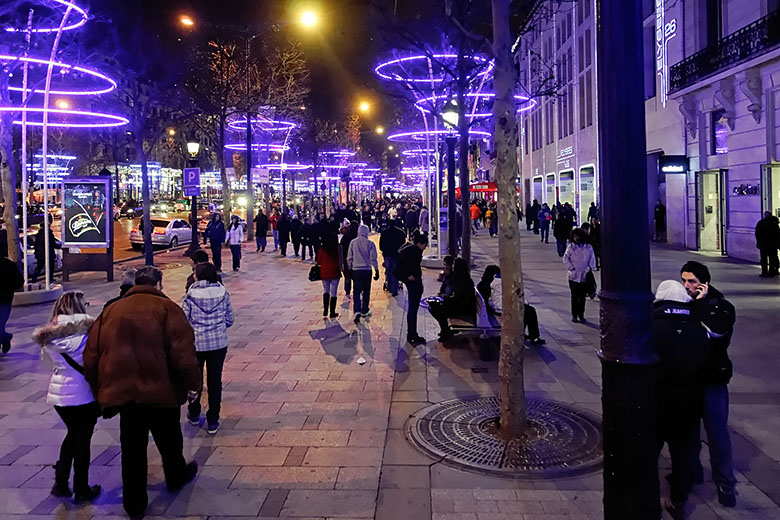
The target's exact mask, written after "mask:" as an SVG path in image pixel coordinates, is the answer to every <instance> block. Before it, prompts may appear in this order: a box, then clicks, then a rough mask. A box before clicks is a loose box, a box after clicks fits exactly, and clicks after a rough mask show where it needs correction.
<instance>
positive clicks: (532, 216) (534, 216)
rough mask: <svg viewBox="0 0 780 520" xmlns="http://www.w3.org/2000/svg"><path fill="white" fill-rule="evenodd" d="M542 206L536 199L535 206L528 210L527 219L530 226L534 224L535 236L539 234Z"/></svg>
mask: <svg viewBox="0 0 780 520" xmlns="http://www.w3.org/2000/svg"><path fill="white" fill-rule="evenodd" d="M541 209H542V205H541V204H539V202H538V201H537V200H536V199H534V202H533V204H531V207H530V208H528V210H527V211H526V215H525V218H526V220H527V221H528V224H533V229H534V234H535V235H538V234H539V211H541Z"/></svg>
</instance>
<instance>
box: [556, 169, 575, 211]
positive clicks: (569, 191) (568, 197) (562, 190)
mask: <svg viewBox="0 0 780 520" xmlns="http://www.w3.org/2000/svg"><path fill="white" fill-rule="evenodd" d="M558 190H559V195H558V198H559V200H560V201H561V204H566V203H567V202H568V203H569V204H571V207H572V208H573V207H574V170H566V171H563V172H561V173H560V174H559V177H558Z"/></svg>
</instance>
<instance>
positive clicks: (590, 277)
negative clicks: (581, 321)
mask: <svg viewBox="0 0 780 520" xmlns="http://www.w3.org/2000/svg"><path fill="white" fill-rule="evenodd" d="M597 289H598V287H597V286H596V277H595V276H594V274H593V271H588V273H587V274H586V275H585V294H587V295H588V297H589V298H590V299H591V300H592V299H593V298H595V297H596V290H597Z"/></svg>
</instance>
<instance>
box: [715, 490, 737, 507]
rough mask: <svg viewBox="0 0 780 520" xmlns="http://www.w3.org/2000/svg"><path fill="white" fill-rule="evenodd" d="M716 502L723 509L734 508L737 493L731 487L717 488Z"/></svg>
mask: <svg viewBox="0 0 780 520" xmlns="http://www.w3.org/2000/svg"><path fill="white" fill-rule="evenodd" d="M718 502H720V505H722V506H723V507H734V506H736V505H737V493H736V492H735V490H734V488H733V487H728V486H724V485H719V486H718Z"/></svg>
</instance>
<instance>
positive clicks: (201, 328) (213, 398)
mask: <svg viewBox="0 0 780 520" xmlns="http://www.w3.org/2000/svg"><path fill="white" fill-rule="evenodd" d="M195 279H196V280H197V281H196V282H195V283H194V284H192V286H191V287H190V289H189V290H188V291H187V295H186V296H185V297H184V303H183V304H182V309H183V310H184V314H186V315H187V320H189V322H190V324H191V325H192V328H193V330H194V331H195V350H196V352H195V355H196V356H197V357H198V364H199V365H200V373H201V378H202V377H203V365H204V363H205V364H206V368H207V369H208V372H207V380H206V386H207V387H208V389H209V409H208V411H207V412H206V423H207V429H208V432H209V433H210V434H211V435H214V434H215V433H217V430H219V410H220V404H221V401H222V366H223V365H224V363H225V356H226V355H227V347H228V338H227V329H228V327H230V326H231V325H233V306H232V305H231V303H230V293H228V292H227V290H226V289H225V288H224V287H223V286H222V284H220V283H219V282H218V281H217V269H216V267H214V264H210V263H205V264H198V265H196V266H195ZM200 396H201V394H200V393H198V397H197V398H196V399H194V400H192V401H191V402H190V404H189V407H188V409H187V420H188V421H189V422H190V424H192V425H193V426H200Z"/></svg>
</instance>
